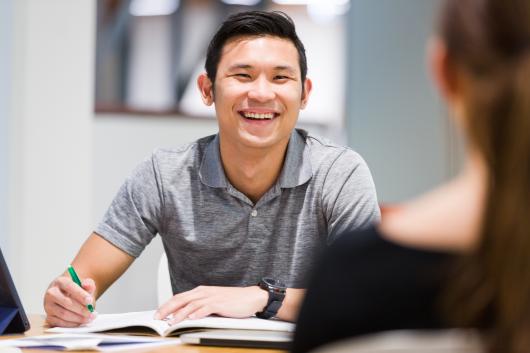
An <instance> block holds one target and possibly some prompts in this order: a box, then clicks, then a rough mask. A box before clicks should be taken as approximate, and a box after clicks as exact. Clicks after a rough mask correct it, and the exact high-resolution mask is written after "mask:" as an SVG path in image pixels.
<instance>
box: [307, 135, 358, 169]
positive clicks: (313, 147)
mask: <svg viewBox="0 0 530 353" xmlns="http://www.w3.org/2000/svg"><path fill="white" fill-rule="evenodd" d="M297 132H298V133H299V134H301V135H302V137H304V139H305V143H306V146H307V147H308V149H309V153H310V155H311V160H312V162H313V163H315V164H316V165H317V166H321V167H324V168H325V167H327V168H330V167H334V168H346V169H354V168H356V167H358V166H365V165H366V162H365V161H364V159H363V158H362V157H361V155H360V154H359V153H357V152H356V151H354V150H353V149H352V148H350V147H348V146H343V145H340V144H337V143H334V142H332V141H330V140H328V139H326V138H323V137H320V136H317V135H313V134H311V133H309V132H307V131H305V130H302V129H297Z"/></svg>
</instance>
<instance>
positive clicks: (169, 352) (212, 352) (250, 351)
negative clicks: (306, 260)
mask: <svg viewBox="0 0 530 353" xmlns="http://www.w3.org/2000/svg"><path fill="white" fill-rule="evenodd" d="M29 321H30V323H31V329H30V330H29V331H27V332H26V333H25V334H23V335H22V334H20V335H6V336H0V339H7V338H21V337H23V336H37V335H42V334H43V333H44V329H45V322H44V317H43V316H42V315H29ZM22 351H23V352H25V353H43V352H57V351H52V350H43V349H23V350H22ZM77 352H78V353H83V352H89V351H77ZM90 352H91V353H93V351H90ZM123 352H125V351H123ZM134 352H135V353H136V352H138V353H140V352H142V353H143V352H146V353H147V352H148V353H228V352H234V353H285V351H282V350H275V349H262V348H259V349H258V348H256V349H254V348H232V347H206V346H195V345H187V344H184V345H175V346H165V347H156V348H151V349H135V350H134Z"/></svg>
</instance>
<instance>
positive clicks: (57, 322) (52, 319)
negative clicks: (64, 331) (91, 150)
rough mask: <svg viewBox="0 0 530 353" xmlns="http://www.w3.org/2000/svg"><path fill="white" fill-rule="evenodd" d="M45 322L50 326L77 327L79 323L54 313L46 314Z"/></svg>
mask: <svg viewBox="0 0 530 353" xmlns="http://www.w3.org/2000/svg"><path fill="white" fill-rule="evenodd" d="M46 322H47V323H48V325H50V326H51V327H56V326H58V327H78V326H79V323H76V322H70V321H66V320H63V319H61V318H60V317H57V316H54V315H48V316H47V317H46Z"/></svg>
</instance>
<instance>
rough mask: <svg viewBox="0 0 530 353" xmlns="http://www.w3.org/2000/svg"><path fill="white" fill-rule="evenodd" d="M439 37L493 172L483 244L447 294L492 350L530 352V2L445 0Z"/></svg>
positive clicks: (474, 137)
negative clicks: (481, 328)
mask: <svg viewBox="0 0 530 353" xmlns="http://www.w3.org/2000/svg"><path fill="white" fill-rule="evenodd" d="M440 35H441V37H442V39H443V41H444V42H445V44H446V46H447V50H448V57H449V62H450V65H451V66H452V67H453V68H454V71H455V72H456V73H457V76H458V78H459V80H460V83H461V84H462V85H463V87H464V88H463V97H464V101H465V109H466V112H465V118H466V122H465V124H466V127H467V133H468V137H469V139H470V141H471V144H472V145H473V146H474V147H476V148H478V150H479V151H480V152H481V154H482V155H483V157H484V159H485V162H486V165H487V170H488V178H489V183H488V189H487V197H486V205H485V209H484V213H483V220H482V224H481V238H480V239H481V242H480V244H479V246H478V247H477V248H476V250H475V251H474V253H473V254H471V255H470V256H467V257H466V259H464V262H463V263H462V268H461V269H460V271H459V272H458V275H457V277H456V278H455V279H454V281H453V286H452V287H451V288H450V293H448V295H449V298H450V299H451V300H450V301H449V302H450V303H452V310H451V312H452V315H453V319H455V320H457V322H458V323H459V324H463V325H472V326H484V325H486V326H487V329H486V330H485V331H484V332H485V333H486V338H487V339H488V341H487V343H488V347H489V351H490V352H503V353H508V352H530V0H446V1H445V7H444V8H443V10H442V16H441V20H440Z"/></svg>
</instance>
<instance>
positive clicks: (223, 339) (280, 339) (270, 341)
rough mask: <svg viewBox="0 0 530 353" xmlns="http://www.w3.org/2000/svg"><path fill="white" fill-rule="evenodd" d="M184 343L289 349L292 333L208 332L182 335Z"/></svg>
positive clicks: (254, 331) (251, 331)
mask: <svg viewBox="0 0 530 353" xmlns="http://www.w3.org/2000/svg"><path fill="white" fill-rule="evenodd" d="M180 339H181V340H182V342H183V343H187V344H199V345H204V346H222V347H247V348H272V349H285V350H287V349H289V348H290V344H291V341H292V339H293V334H292V332H285V331H265V330H263V331H258V330H225V329H218V330H208V331H199V332H192V333H185V334H182V335H180Z"/></svg>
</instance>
